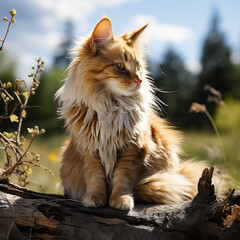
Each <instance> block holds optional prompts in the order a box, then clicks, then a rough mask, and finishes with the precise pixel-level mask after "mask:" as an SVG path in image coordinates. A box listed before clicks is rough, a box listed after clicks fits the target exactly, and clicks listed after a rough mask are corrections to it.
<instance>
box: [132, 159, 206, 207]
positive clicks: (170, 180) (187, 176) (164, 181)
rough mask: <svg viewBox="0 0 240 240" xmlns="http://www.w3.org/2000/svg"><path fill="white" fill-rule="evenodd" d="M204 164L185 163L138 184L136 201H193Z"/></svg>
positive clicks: (167, 202) (169, 202) (168, 202)
mask: <svg viewBox="0 0 240 240" xmlns="http://www.w3.org/2000/svg"><path fill="white" fill-rule="evenodd" d="M205 167H206V164H205V163H204V162H194V161H185V162H182V163H181V164H180V165H179V167H178V168H177V169H172V170H168V171H164V172H163V171H160V172H157V173H155V174H153V175H151V176H149V177H147V178H145V179H143V180H141V181H140V182H139V183H138V186H137V189H136V201H137V202H147V203H164V204H174V203H181V202H183V201H186V200H190V199H192V198H193V197H194V196H195V195H196V193H197V183H198V179H199V178H200V177H201V174H202V171H203V169H204V168H205Z"/></svg>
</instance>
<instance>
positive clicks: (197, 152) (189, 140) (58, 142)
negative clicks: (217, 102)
mask: <svg viewBox="0 0 240 240" xmlns="http://www.w3.org/2000/svg"><path fill="white" fill-rule="evenodd" d="M221 138H222V146H220V145H219V141H218V139H217V138H216V136H215V135H214V133H209V132H196V131H189V132H185V134H184V139H185V141H184V144H183V150H184V152H185V156H184V158H186V159H189V158H194V159H197V160H206V161H207V162H209V165H213V166H216V165H217V166H224V167H226V168H227V169H228V170H229V174H230V176H231V178H232V179H233V186H234V187H235V188H238V189H239V186H240V171H239V170H240V147H239V146H240V133H237V132H236V133H234V134H230V133H225V134H221ZM65 140H66V136H65V135H60V134H56V135H53V136H51V137H43V136H42V137H39V138H37V139H36V140H35V142H34V144H33V146H32V148H31V150H32V151H33V152H36V153H39V154H40V156H41V160H40V163H41V164H42V165H43V166H45V167H47V168H49V169H50V170H51V171H53V173H54V175H55V177H52V176H51V174H50V173H48V172H47V171H46V172H45V171H44V170H43V169H40V168H38V167H33V168H32V172H31V173H30V175H29V179H31V180H32V181H33V182H32V183H31V184H30V185H28V186H27V188H28V189H31V190H34V191H39V192H45V193H57V194H62V186H61V180H60V176H59V168H60V162H59V159H58V154H59V152H60V148H61V146H62V145H63V143H64V141H65ZM1 156H2V155H1ZM0 164H2V163H1V162H0ZM34 182H35V183H34Z"/></svg>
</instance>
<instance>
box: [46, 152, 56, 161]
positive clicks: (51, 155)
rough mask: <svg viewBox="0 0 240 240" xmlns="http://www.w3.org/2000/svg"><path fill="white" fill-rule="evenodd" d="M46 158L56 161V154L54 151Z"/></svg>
mask: <svg viewBox="0 0 240 240" xmlns="http://www.w3.org/2000/svg"><path fill="white" fill-rule="evenodd" d="M48 159H49V160H50V161H51V162H56V161H57V155H56V154H55V153H50V154H49V155H48Z"/></svg>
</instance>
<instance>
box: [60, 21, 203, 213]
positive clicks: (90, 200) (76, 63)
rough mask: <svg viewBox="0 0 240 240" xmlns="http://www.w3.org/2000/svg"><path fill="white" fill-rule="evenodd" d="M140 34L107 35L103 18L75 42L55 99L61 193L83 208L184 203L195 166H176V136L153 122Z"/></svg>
mask: <svg viewBox="0 0 240 240" xmlns="http://www.w3.org/2000/svg"><path fill="white" fill-rule="evenodd" d="M147 26H148V24H146V25H144V26H143V27H141V28H139V29H137V30H135V31H133V32H131V33H125V34H122V35H118V36H115V35H113V31H112V23H111V21H110V20H109V18H107V17H104V18H103V19H102V20H100V21H99V22H98V24H97V25H96V27H95V28H94V30H93V32H92V33H91V34H90V35H88V36H86V37H85V38H84V39H83V40H82V41H81V42H79V43H77V45H76V47H75V48H74V50H73V56H74V58H73V60H72V62H71V63H70V65H69V67H68V70H67V71H68V76H67V79H66V81H65V83H64V85H63V86H62V87H61V88H60V89H59V90H58V92H57V93H56V98H57V99H58V100H59V102H60V108H59V112H60V115H61V117H62V118H63V119H64V120H65V125H66V129H67V131H68V132H69V139H68V140H67V142H66V143H65V145H64V147H63V149H62V152H61V156H60V157H61V162H62V165H61V170H60V175H61V179H62V184H63V188H64V194H65V195H66V196H68V197H71V198H73V199H78V200H80V201H82V203H83V205H84V206H86V207H101V206H105V205H107V204H109V206H110V207H112V208H116V209H120V210H130V209H132V208H133V207H134V201H135V202H142V203H162V204H174V203H181V202H183V201H186V200H189V199H192V198H193V197H194V196H195V194H196V191H197V189H196V186H197V181H198V178H199V177H200V175H201V172H202V170H203V169H204V164H203V163H201V162H193V161H185V162H181V161H180V159H179V155H180V154H181V148H180V143H181V134H180V133H179V132H178V131H177V130H175V129H174V128H173V127H172V126H170V125H169V123H168V122H167V121H166V120H165V119H163V118H161V117H159V116H158V114H157V109H158V108H157V103H156V102H157V100H156V97H155V95H154V87H153V84H152V82H151V80H150V79H149V77H148V72H147V70H146V61H145V54H144V52H145V51H144V49H145V48H144V42H143V41H142V40H141V39H142V32H143V31H144V30H145V29H146V27H147Z"/></svg>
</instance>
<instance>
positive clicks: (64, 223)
mask: <svg viewBox="0 0 240 240" xmlns="http://www.w3.org/2000/svg"><path fill="white" fill-rule="evenodd" d="M212 174H213V168H209V169H205V170H204V171H203V173H202V176H201V178H200V179H199V183H198V194H197V195H196V197H195V198H194V199H193V200H192V201H188V202H185V203H183V204H180V205H156V204H155V205H150V204H137V205H136V206H135V208H134V209H133V210H131V211H119V210H115V209H112V208H109V207H103V208H86V207H83V206H82V205H81V203H80V202H79V201H75V200H71V199H65V198H64V197H63V196H60V195H53V194H42V193H37V192H33V191H30V190H27V189H25V188H21V187H18V186H16V185H14V184H12V183H10V182H9V181H7V180H6V179H0V239H14V240H16V239H17V240H18V239H23V240H25V239H72V240H74V239H83V240H90V239H91V240H108V239H109V240H110V239H123V240H126V239H130V240H131V239H134V240H135V239H137V240H139V239H144V240H148V239H151V240H154V239H163V240H165V239H166V240H172V239H174V240H175V239H178V240H183V239H184V240H188V239H189V240H190V239H207V240H210V239H219V240H223V239H228V238H231V240H235V239H238V240H239V239H240V206H239V205H240V194H236V193H235V194H234V190H232V191H231V192H230V193H229V194H228V195H227V197H226V198H225V199H223V200H219V199H217V198H216V196H215V192H214V185H213V184H212V182H211V179H212Z"/></svg>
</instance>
